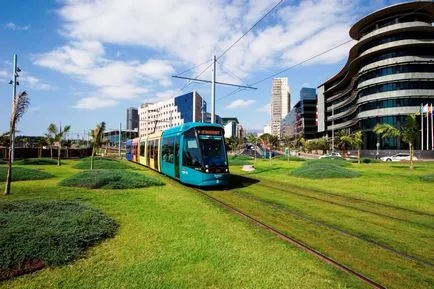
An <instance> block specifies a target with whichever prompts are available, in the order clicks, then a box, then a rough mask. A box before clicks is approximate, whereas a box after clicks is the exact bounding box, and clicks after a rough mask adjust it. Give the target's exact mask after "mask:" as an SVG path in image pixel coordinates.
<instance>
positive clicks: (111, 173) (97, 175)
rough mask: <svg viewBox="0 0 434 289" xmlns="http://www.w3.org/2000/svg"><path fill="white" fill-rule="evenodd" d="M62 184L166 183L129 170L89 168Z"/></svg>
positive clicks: (133, 185) (132, 185)
mask: <svg viewBox="0 0 434 289" xmlns="http://www.w3.org/2000/svg"><path fill="white" fill-rule="evenodd" d="M60 185H61V186H67V187H83V188H89V189H100V188H103V189H133V188H143V187H150V186H162V185H164V183H163V182H161V181H160V180H158V179H155V178H152V177H148V176H145V175H142V174H138V173H135V172H133V171H129V170H87V171H84V172H81V173H78V174H76V175H73V176H71V177H69V178H66V179H64V180H63V181H61V182H60Z"/></svg>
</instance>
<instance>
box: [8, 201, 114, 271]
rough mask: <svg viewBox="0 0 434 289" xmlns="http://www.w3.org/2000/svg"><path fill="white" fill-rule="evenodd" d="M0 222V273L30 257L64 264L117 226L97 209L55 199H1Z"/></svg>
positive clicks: (50, 263)
mask: <svg viewBox="0 0 434 289" xmlns="http://www.w3.org/2000/svg"><path fill="white" fill-rule="evenodd" d="M0 224H1V227H0V228H1V234H0V248H1V250H0V275H3V274H4V273H5V272H6V271H7V270H8V269H11V268H14V267H15V268H16V267H18V268H21V266H22V265H23V264H24V262H25V261H26V260H31V259H36V260H41V261H42V262H43V263H44V264H45V265H48V266H57V265H64V264H66V263H68V262H70V261H71V260H73V259H75V258H77V257H80V256H83V254H84V252H85V250H86V249H87V248H88V247H90V246H92V245H94V244H96V243H98V242H100V241H101V240H103V239H105V238H108V237H112V236H114V234H115V232H116V230H117V224H116V222H115V221H114V220H112V219H111V218H109V217H107V216H106V215H104V214H103V213H101V212H100V211H98V210H95V209H93V208H90V207H88V206H84V205H82V204H80V203H78V202H71V201H57V200H48V201H47V200H43V201H42V200H26V201H1V202H0Z"/></svg>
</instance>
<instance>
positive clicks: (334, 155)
mask: <svg viewBox="0 0 434 289" xmlns="http://www.w3.org/2000/svg"><path fill="white" fill-rule="evenodd" d="M341 157H342V156H341V154H340V153H336V152H335V153H327V154H325V155H322V156H320V157H319V159H325V158H341Z"/></svg>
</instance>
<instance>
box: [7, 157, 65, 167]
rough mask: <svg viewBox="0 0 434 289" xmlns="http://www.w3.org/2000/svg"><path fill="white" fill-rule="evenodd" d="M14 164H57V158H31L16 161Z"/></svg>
mask: <svg viewBox="0 0 434 289" xmlns="http://www.w3.org/2000/svg"><path fill="white" fill-rule="evenodd" d="M14 164H16V165H57V160H55V159H49V158H31V159H23V160H19V161H16V162H15V163H14Z"/></svg>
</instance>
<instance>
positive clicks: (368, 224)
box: [209, 160, 434, 288]
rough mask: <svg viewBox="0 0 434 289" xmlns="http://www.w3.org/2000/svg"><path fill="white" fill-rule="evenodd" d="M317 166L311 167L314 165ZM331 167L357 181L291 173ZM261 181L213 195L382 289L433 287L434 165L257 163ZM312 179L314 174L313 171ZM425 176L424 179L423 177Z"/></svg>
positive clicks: (234, 170) (236, 170) (256, 174)
mask: <svg viewBox="0 0 434 289" xmlns="http://www.w3.org/2000/svg"><path fill="white" fill-rule="evenodd" d="M315 163H316V164H315ZM327 163H331V164H333V165H338V164H339V165H340V167H342V168H345V169H349V170H352V171H354V172H357V173H358V174H359V175H360V177H358V178H352V179H347V178H325V179H310V178H300V177H296V176H293V175H292V172H294V171H296V170H298V169H299V168H300V167H301V166H308V165H312V164H314V166H317V168H318V170H323V169H324V167H323V165H322V164H326V165H327ZM255 167H256V169H257V170H256V171H255V172H253V173H245V172H241V170H240V168H237V167H235V168H231V171H232V173H238V174H242V175H243V176H244V177H248V178H252V179H256V180H259V182H253V181H250V182H247V181H246V185H245V186H244V187H241V188H238V189H232V190H229V191H210V192H209V193H210V194H212V195H213V196H215V197H217V198H219V199H221V200H223V201H225V202H227V203H229V204H231V205H233V206H235V207H237V208H240V209H241V210H242V211H244V212H246V213H249V214H251V215H252V216H254V217H256V218H258V219H259V220H261V221H263V222H264V223H266V224H269V225H271V226H273V227H275V228H276V229H279V230H280V231H282V232H285V233H286V234H288V235H290V236H293V237H295V238H296V239H298V240H300V241H302V242H304V243H306V244H308V245H310V246H312V247H314V248H315V249H317V250H319V251H320V252H322V253H325V254H326V255H328V256H330V257H332V258H334V259H335V260H339V261H340V262H342V263H344V264H346V265H348V266H349V267H351V268H353V269H355V270H356V271H359V272H361V273H363V274H365V275H367V276H369V277H370V278H372V279H374V280H376V281H377V282H379V283H380V284H383V285H385V286H386V287H387V288H432V287H433V286H434V275H433V272H434V271H433V270H434V269H433V268H434V267H433V266H431V265H429V263H431V264H432V263H434V262H433V260H434V248H433V246H432V240H433V239H434V194H433V193H432V183H430V182H429V181H428V179H427V178H429V176H430V175H432V172H433V171H434V163H419V164H417V167H416V169H414V170H410V169H409V168H408V164H399V163H398V164H396V163H395V164H389V163H375V164H360V165H358V164H351V163H349V162H342V161H340V162H339V163H336V161H329V162H327V161H309V162H306V163H304V164H302V163H298V162H291V161H290V162H287V161H286V162H285V161H280V160H273V161H272V165H271V166H270V164H269V161H268V160H267V161H266V160H258V161H257V162H256V164H255ZM314 173H317V172H314ZM423 176H425V179H426V180H424V179H423Z"/></svg>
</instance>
